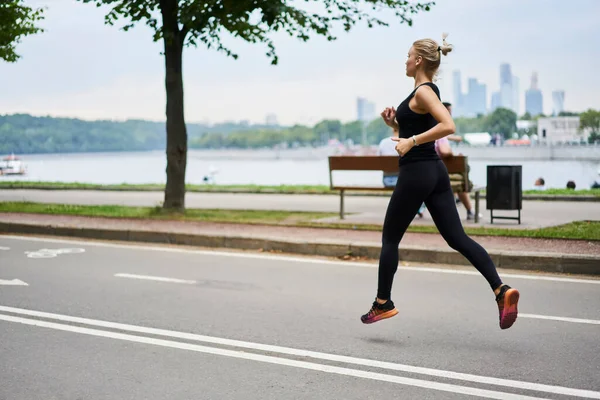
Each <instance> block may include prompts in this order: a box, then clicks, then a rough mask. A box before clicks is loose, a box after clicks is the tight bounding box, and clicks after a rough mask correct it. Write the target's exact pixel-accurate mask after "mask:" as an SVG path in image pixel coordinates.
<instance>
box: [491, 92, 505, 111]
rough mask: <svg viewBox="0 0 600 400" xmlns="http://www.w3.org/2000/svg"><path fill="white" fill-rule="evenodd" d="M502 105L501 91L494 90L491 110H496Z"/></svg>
mask: <svg viewBox="0 0 600 400" xmlns="http://www.w3.org/2000/svg"><path fill="white" fill-rule="evenodd" d="M500 107H502V99H501V96H500V92H494V93H492V104H491V106H490V111H494V110H495V109H496V108H500Z"/></svg>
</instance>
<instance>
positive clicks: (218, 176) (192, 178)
mask: <svg viewBox="0 0 600 400" xmlns="http://www.w3.org/2000/svg"><path fill="white" fill-rule="evenodd" d="M22 158H23V159H24V161H25V163H26V165H27V169H28V174H27V175H26V176H23V177H15V176H4V177H0V179H2V180H35V181H58V182H89V183H99V184H109V183H112V184H115V183H164V182H165V180H166V177H165V168H166V159H165V153H164V151H150V152H136V153H85V154H40V155H26V156H22ZM469 164H470V166H471V173H470V174H471V180H472V181H473V182H474V183H475V184H476V185H485V184H486V165H488V164H489V165H522V166H523V189H524V190H525V189H531V188H533V183H534V182H535V180H536V179H537V178H538V177H539V176H543V177H544V179H545V180H546V187H548V188H564V187H565V186H566V183H567V181H569V180H573V181H575V182H576V184H577V189H587V188H589V187H590V185H591V184H592V183H593V182H594V181H600V176H599V175H598V172H599V168H600V165H599V164H598V163H597V162H591V161H521V160H519V161H514V162H510V161H500V162H486V161H484V160H470V161H469ZM211 170H216V171H217V172H216V173H215V174H214V175H213V176H214V182H215V183H217V184H259V185H280V184H290V185H293V184H306V185H329V170H328V163H327V153H326V152H325V150H323V149H318V150H316V151H313V152H308V151H307V150H281V151H279V152H276V151H274V150H257V151H235V150H231V151H229V150H222V151H221V150H219V151H217V150H214V151H209V150H191V151H190V152H189V153H188V167H187V174H186V176H187V182H188V183H195V184H202V183H203V178H204V177H205V176H207V175H209V174H210V171H211ZM334 181H335V183H336V184H357V185H380V183H381V173H380V172H353V171H338V172H336V173H334Z"/></svg>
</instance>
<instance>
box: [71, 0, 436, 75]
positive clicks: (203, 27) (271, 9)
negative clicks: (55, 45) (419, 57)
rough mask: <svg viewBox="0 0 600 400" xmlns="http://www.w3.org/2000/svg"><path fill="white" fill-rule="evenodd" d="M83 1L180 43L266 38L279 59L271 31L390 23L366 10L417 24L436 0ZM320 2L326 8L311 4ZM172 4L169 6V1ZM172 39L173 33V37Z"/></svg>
mask: <svg viewBox="0 0 600 400" xmlns="http://www.w3.org/2000/svg"><path fill="white" fill-rule="evenodd" d="M79 1H82V2H84V3H96V5H97V6H101V5H107V6H110V7H111V10H110V11H109V12H108V14H107V15H106V17H105V21H106V23H107V24H110V25H114V24H115V23H117V22H118V21H119V20H120V19H121V18H125V19H126V20H127V22H125V23H124V25H122V28H123V29H124V30H129V29H130V28H132V27H134V26H135V24H137V23H139V22H144V23H145V24H146V25H147V26H149V27H150V28H151V29H152V30H153V31H154V36H153V40H154V41H159V40H162V39H164V37H165V35H172V39H177V40H179V41H180V43H181V45H183V46H186V45H193V46H196V45H198V44H203V45H205V46H206V47H207V48H209V49H216V50H218V51H222V52H224V53H226V54H227V55H229V56H231V57H233V58H238V54H237V53H236V52H235V51H234V50H232V49H231V48H230V47H229V46H227V45H226V44H224V41H223V38H224V34H225V33H227V34H228V35H230V36H232V37H235V38H239V39H242V40H244V41H246V42H249V43H261V44H263V45H265V46H266V47H267V49H268V51H267V53H266V55H267V56H268V57H269V58H270V59H271V62H272V63H273V64H277V61H278V57H277V54H276V49H275V43H274V42H273V39H272V38H271V37H270V35H271V34H272V33H276V32H286V33H288V34H289V35H290V36H293V37H296V38H298V39H300V40H302V41H308V40H309V39H310V38H311V36H314V35H318V36H324V37H326V38H327V40H336V39H337V37H336V36H335V35H334V33H333V32H332V30H333V28H334V27H335V26H336V25H340V24H341V25H342V26H343V29H344V30H345V31H350V30H351V29H352V28H353V27H354V26H355V25H356V24H357V23H358V22H364V23H365V24H366V25H367V26H368V27H370V28H371V27H374V26H388V25H389V23H388V22H386V21H385V20H383V19H382V18H379V17H376V16H374V15H372V14H371V13H369V12H367V11H365V10H364V9H365V8H368V9H370V10H371V11H373V12H378V11H381V10H384V9H388V10H391V11H392V12H393V13H394V15H395V16H396V18H398V20H399V21H400V22H402V23H406V24H408V25H409V26H410V25H412V22H413V21H412V16H413V15H414V14H416V13H418V12H420V11H429V10H430V9H431V7H432V6H433V5H434V4H435V2H434V1H425V2H415V1H406V0H305V1H303V2H302V3H304V5H305V6H307V7H305V8H304V9H303V8H302V7H299V6H298V3H299V2H297V1H292V0H205V1H199V0H79ZM169 3H174V4H175V3H176V4H175V7H173V9H174V10H175V11H176V13H177V18H176V20H177V27H176V30H175V32H168V30H167V29H164V26H163V25H162V24H161V21H160V13H161V10H162V11H164V10H165V7H167V6H168V5H169ZM311 7H317V8H318V7H321V8H322V12H320V13H319V12H314V11H309V10H308V9H307V8H311ZM169 8H170V7H169ZM170 39H171V38H170Z"/></svg>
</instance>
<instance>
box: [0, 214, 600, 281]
mask: <svg viewBox="0 0 600 400" xmlns="http://www.w3.org/2000/svg"><path fill="white" fill-rule="evenodd" d="M0 221H1V222H0V233H7V234H36V235H56V236H71V237H82V238H94V239H101V240H121V241H138V242H153V243H170V244H184V245H194V246H203V247H222V248H236V249H247V250H259V249H262V250H266V251H280V252H284V253H294V254H309V255H320V256H327V257H344V256H346V255H352V256H357V257H364V258H367V259H373V260H376V259H378V257H379V250H380V246H381V232H377V231H358V230H352V229H347V230H346V229H320V228H298V227H284V226H265V225H242V224H223V223H208V222H181V221H158V220H136V219H112V218H90V217H73V216H56V215H37V214H12V213H0ZM473 239H474V240H476V241H477V242H478V243H480V244H481V245H482V246H483V247H484V248H486V250H487V251H488V252H489V253H490V255H491V256H492V258H493V259H494V262H495V263H496V265H497V266H498V267H499V268H511V269H523V270H537V271H546V272H566V273H576V274H590V275H600V242H588V241H581V240H554V239H532V238H507V237H484V236H474V237H473ZM400 257H401V260H403V261H412V262H418V263H441V264H456V265H468V262H467V260H466V259H465V258H464V257H463V256H462V255H460V254H459V253H457V252H456V251H454V250H452V249H450V248H449V247H448V246H447V245H446V243H445V242H444V240H443V239H442V238H441V237H440V236H439V235H437V234H423V233H407V234H406V235H405V236H404V238H403V240H402V243H401V245H400Z"/></svg>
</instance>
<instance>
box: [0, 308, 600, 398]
mask: <svg viewBox="0 0 600 400" xmlns="http://www.w3.org/2000/svg"><path fill="white" fill-rule="evenodd" d="M0 311H3V312H9V313H13V314H20V315H27V316H32V317H39V318H46V319H54V320H57V321H63V322H73V323H77V324H86V325H90V326H95V327H102V328H110V329H118V330H121V331H129V332H136V333H144V334H149V335H155V336H165V337H169V338H176V339H184V340H190V341H196V342H203V343H211V344H218V345H225V346H230V347H237V348H242V349H251V350H259V351H264V352H268V353H276V354H285V355H292V356H299V357H307V358H312V359H317V360H326V361H333V362H340V363H345V364H353V365H360V366H366V367H375V368H381V369H387V370H392V371H402V372H408V373H413V374H421V375H427V376H435V377H440V378H447V379H454V380H461V381H467V382H475V383H483V384H489V385H497V386H504V387H509V388H515V389H524V390H532V391H537V392H546V393H553V394H562V395H567V396H578V397H588V398H593V399H600V392H594V391H590V390H582V389H573V388H567V387H562V386H553V385H544V384H540V383H533V382H525V381H516V380H511V379H501V378H493V377H487V376H481V375H473V374H465V373H461V372H453V371H446V370H440V369H433V368H424V367H415V366H412V365H405V364H396V363H391V362H384V361H377V360H369V359H364V358H357V357H349V356H341V355H336V354H328V353H321V352H316V351H309V350H302V349H294V348H290V347H282V346H273V345H268V344H261V343H253V342H245V341H241V340H233V339H225V338H218V337H213V336H205V335H198V334H193V333H186V332H178V331H171V330H166V329H157V328H148V327H143V326H137V325H129V324H121V323H117V322H109V321H102V320H95V319H89V318H81V317H72V316H68V315H61V314H53V313H48V312H43V311H34V310H27V309H23V308H15V307H7V306H0ZM0 315H2V314H0Z"/></svg>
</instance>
